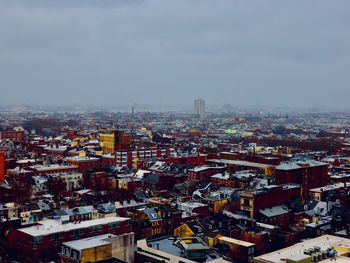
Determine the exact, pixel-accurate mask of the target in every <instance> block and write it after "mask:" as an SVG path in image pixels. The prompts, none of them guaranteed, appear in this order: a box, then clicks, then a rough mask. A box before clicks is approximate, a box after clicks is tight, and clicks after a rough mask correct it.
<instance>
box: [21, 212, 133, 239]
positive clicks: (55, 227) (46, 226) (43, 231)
mask: <svg viewBox="0 0 350 263" xmlns="http://www.w3.org/2000/svg"><path fill="white" fill-rule="evenodd" d="M127 220H130V219H129V218H126V217H108V218H99V219H93V220H88V221H82V222H80V223H76V224H74V223H67V224H62V223H61V221H58V220H52V219H48V220H43V221H39V223H38V224H37V225H35V226H31V227H26V228H21V229H19V230H18V231H21V232H23V233H26V234H28V235H30V236H47V235H50V234H55V233H60V232H67V231H71V230H75V229H80V228H88V227H93V226H97V225H104V224H111V223H118V222H124V221H127Z"/></svg>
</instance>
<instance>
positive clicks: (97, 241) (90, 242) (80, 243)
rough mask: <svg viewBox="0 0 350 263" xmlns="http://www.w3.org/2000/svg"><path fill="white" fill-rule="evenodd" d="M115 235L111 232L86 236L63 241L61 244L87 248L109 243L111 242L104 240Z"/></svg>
mask: <svg viewBox="0 0 350 263" xmlns="http://www.w3.org/2000/svg"><path fill="white" fill-rule="evenodd" d="M115 236H116V235H113V234H105V235H100V236H94V237H88V238H84V239H79V240H74V241H69V242H65V243H63V245H64V246H67V247H70V248H73V249H75V250H78V251H81V250H84V249H87V248H92V247H99V246H104V245H109V244H110V243H111V242H109V241H106V239H108V238H111V237H115Z"/></svg>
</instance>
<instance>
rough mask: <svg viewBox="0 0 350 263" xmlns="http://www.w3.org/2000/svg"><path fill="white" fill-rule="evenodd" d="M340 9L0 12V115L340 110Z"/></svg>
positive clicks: (216, 5)
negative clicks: (7, 110) (51, 109)
mask: <svg viewBox="0 0 350 263" xmlns="http://www.w3.org/2000/svg"><path fill="white" fill-rule="evenodd" d="M348 10H350V2H349V1H346V0H343V1H332V2H329V1H324V0H321V1H277V0H276V1H272V0H267V1H249V2H247V1H231V0H222V1H210V0H203V1H184V0H176V1H164V0H148V1H147V0H144V1H143V0H132V1H128V0H104V1H94V0H75V1H69V0H60V1H55V0H31V1H28V0H11V1H6V0H0V34H1V38H0V54H1V60H0V91H1V93H0V95H1V96H0V104H1V105H31V106H35V105H46V106H49V105H53V106H60V105H61V106H64V107H68V106H69V107H70V106H73V105H78V106H88V105H95V106H101V107H103V106H108V105H116V107H117V106H118V105H121V107H124V106H125V107H127V106H128V105H130V107H131V105H151V106H152V107H153V108H155V109H160V110H162V109H167V108H182V107H187V108H189V109H190V108H191V107H192V105H193V100H194V99H196V98H198V97H201V98H203V99H205V100H206V102H207V105H208V106H209V107H214V106H217V107H221V106H222V105H224V104H230V105H232V106H244V105H251V106H256V107H269V106H271V107H287V108H288V107H292V108H299V107H300V108H320V109H323V108H324V109H350V106H349V104H348V98H349V97H350V88H349V84H350V74H349V68H350V67H349V66H350V36H349V34H348V29H349V28H350V19H349V18H348Z"/></svg>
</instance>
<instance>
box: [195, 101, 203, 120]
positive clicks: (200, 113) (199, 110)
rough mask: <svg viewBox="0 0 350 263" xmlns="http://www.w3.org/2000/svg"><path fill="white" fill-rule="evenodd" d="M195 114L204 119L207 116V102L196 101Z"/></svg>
mask: <svg viewBox="0 0 350 263" xmlns="http://www.w3.org/2000/svg"><path fill="white" fill-rule="evenodd" d="M194 113H195V114H196V115H198V116H199V117H200V118H204V115H205V100H202V99H196V100H195V101H194Z"/></svg>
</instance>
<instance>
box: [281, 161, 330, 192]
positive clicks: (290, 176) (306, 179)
mask: <svg viewBox="0 0 350 263" xmlns="http://www.w3.org/2000/svg"><path fill="white" fill-rule="evenodd" d="M275 182H276V184H287V183H296V184H300V185H301V191H302V195H303V196H307V195H308V194H309V190H310V189H312V188H316V187H321V186H325V185H327V184H328V182H329V175H328V164H326V163H322V162H318V161H315V160H308V161H300V162H284V163H281V164H280V165H278V166H277V167H276V169H275Z"/></svg>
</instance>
